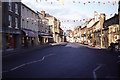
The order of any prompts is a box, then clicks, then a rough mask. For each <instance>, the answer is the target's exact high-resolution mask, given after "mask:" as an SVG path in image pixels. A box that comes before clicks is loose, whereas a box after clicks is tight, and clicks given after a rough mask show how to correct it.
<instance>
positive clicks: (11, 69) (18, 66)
mask: <svg viewBox="0 0 120 80" xmlns="http://www.w3.org/2000/svg"><path fill="white" fill-rule="evenodd" d="M52 55H56V54H49V55H46V56H43V57H42V59H40V60H36V61H31V62H28V63H24V64H21V65H19V66H17V67H14V68H12V69H10V70H8V71H2V72H3V73H5V72H10V71H14V70H16V69H18V68H21V67H23V66H25V65H29V64H33V63H36V62H40V61H43V60H44V59H45V57H49V56H52Z"/></svg>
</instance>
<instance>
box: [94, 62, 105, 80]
mask: <svg viewBox="0 0 120 80" xmlns="http://www.w3.org/2000/svg"><path fill="white" fill-rule="evenodd" d="M102 65H103V64H99V65H98V66H97V67H96V68H95V69H94V70H93V77H94V80H97V76H96V73H95V72H96V71H97V70H98V69H100V68H101V67H102Z"/></svg>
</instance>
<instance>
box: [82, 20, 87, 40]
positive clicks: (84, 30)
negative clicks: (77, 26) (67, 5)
mask: <svg viewBox="0 0 120 80" xmlns="http://www.w3.org/2000/svg"><path fill="white" fill-rule="evenodd" d="M81 41H87V22H86V23H84V24H83V25H81Z"/></svg>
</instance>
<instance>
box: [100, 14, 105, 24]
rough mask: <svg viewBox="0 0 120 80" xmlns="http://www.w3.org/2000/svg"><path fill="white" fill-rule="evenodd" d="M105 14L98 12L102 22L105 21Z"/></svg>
mask: <svg viewBox="0 0 120 80" xmlns="http://www.w3.org/2000/svg"><path fill="white" fill-rule="evenodd" d="M105 17H106V16H105V14H104V13H102V14H100V19H101V20H102V21H103V22H104V21H105Z"/></svg>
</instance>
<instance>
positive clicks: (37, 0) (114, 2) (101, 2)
mask: <svg viewBox="0 0 120 80" xmlns="http://www.w3.org/2000/svg"><path fill="white" fill-rule="evenodd" d="M42 1H45V2H50V3H51V4H53V3H54V2H55V1H49V0H36V2H42ZM56 1H57V2H60V1H61V0H56ZM72 2H73V3H74V4H75V3H79V4H84V5H86V4H90V3H94V4H95V3H98V5H99V6H100V4H103V5H105V4H107V3H108V4H112V5H115V4H116V3H117V1H86V2H83V1H80V0H79V1H75V0H73V1H72ZM64 3H65V2H64V0H62V4H63V5H64Z"/></svg>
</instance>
